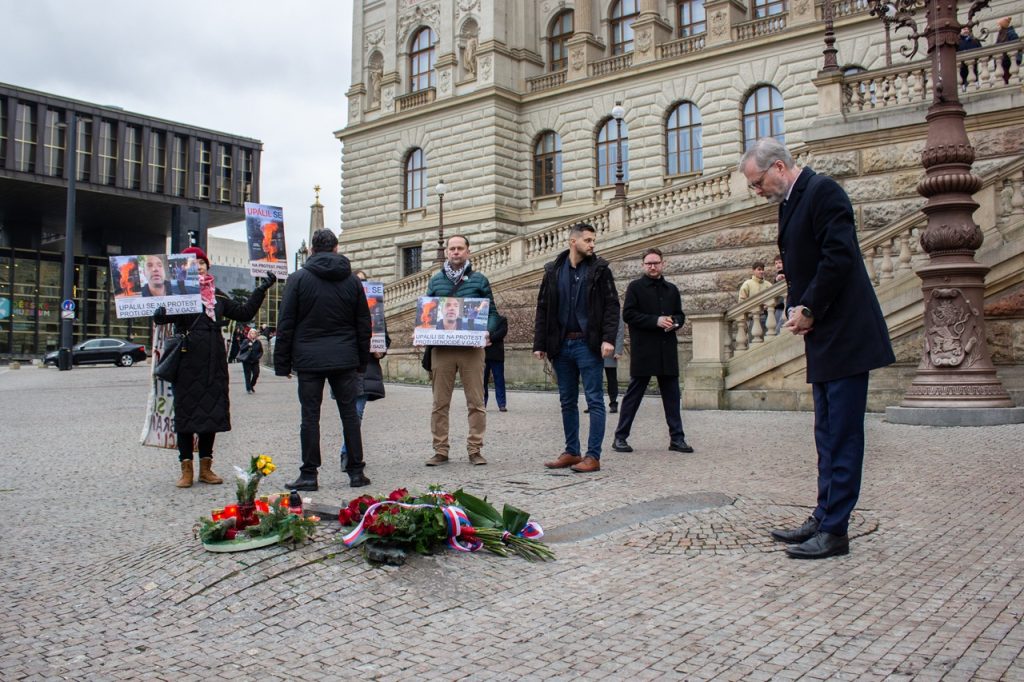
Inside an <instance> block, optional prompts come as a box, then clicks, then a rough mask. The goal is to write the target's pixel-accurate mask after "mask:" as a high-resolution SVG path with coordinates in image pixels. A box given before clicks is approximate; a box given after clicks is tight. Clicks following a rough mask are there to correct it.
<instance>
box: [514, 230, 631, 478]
mask: <svg viewBox="0 0 1024 682" xmlns="http://www.w3.org/2000/svg"><path fill="white" fill-rule="evenodd" d="M595 242H596V231H595V230H594V228H593V227H592V226H591V225H587V224H586V223H580V224H578V225H574V226H573V228H572V229H571V230H570V231H569V249H568V250H566V251H563V252H562V253H561V254H559V255H558V257H557V258H555V260H554V261H552V262H550V263H548V264H547V265H546V266H544V279H543V280H542V281H541V285H540V292H539V293H538V295H537V315H536V320H535V325H534V336H533V354H534V356H535V357H536V358H538V359H540V360H543V359H544V358H545V357H547V358H550V359H551V365H552V367H554V370H555V376H556V377H557V379H558V396H559V399H560V402H561V406H562V429H563V431H564V432H565V450H564V451H563V452H562V454H561V455H559V456H558V457H557V458H556V459H555V460H553V461H551V462H546V463H545V464H544V466H546V467H547V468H549V469H564V468H566V467H571V468H572V470H573V471H576V472H579V473H589V472H593V471H600V470H601V443H602V441H604V428H605V423H604V422H605V408H604V388H603V386H602V384H601V379H602V377H603V376H604V358H607V357H610V356H611V355H612V354H613V353H614V352H615V335H616V333H617V332H618V328H619V294H618V291H617V290H616V289H615V278H614V277H613V276H612V271H611V270H610V269H609V268H608V261H606V260H604V259H603V258H599V257H597V256H595V255H594V244H595ZM581 378H582V380H583V392H584V395H585V396H586V399H587V407H588V408H589V409H590V434H589V437H588V439H587V450H586V456H583V455H582V454H581V452H580V449H581V448H580V433H579V431H580V413H579V405H578V403H579V394H580V379H581Z"/></svg>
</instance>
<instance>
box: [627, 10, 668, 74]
mask: <svg viewBox="0 0 1024 682" xmlns="http://www.w3.org/2000/svg"><path fill="white" fill-rule="evenodd" d="M670 40H672V27H671V26H669V25H668V24H666V23H665V22H664V21H663V20H662V18H661V17H660V16H658V14H657V13H650V14H648V13H646V12H645V13H643V14H641V15H640V16H639V17H638V18H637V20H636V21H634V22H633V65H634V66H635V65H637V64H646V63H647V62H653V61H655V60H657V58H658V46H659V45H661V44H662V43H667V42H668V41H670Z"/></svg>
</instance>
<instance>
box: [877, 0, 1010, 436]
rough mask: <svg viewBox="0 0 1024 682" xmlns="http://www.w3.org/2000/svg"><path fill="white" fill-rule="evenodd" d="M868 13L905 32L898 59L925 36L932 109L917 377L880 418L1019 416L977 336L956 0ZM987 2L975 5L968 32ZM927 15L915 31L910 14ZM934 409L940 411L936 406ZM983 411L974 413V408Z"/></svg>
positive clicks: (895, 0)
mask: <svg viewBox="0 0 1024 682" xmlns="http://www.w3.org/2000/svg"><path fill="white" fill-rule="evenodd" d="M870 1H871V7H872V10H871V13H872V14H874V15H876V16H880V17H882V18H883V20H885V18H886V17H890V16H891V17H892V21H891V22H887V23H886V28H888V26H889V23H893V24H896V27H897V30H899V29H900V28H906V29H910V30H911V33H912V34H911V35H910V36H909V39H910V45H909V49H908V46H905V47H904V48H901V49H900V54H903V55H904V56H905V57H907V58H913V56H914V55H915V54H916V53H917V46H918V41H919V40H920V39H921V38H925V39H926V41H927V45H928V54H929V56H930V57H931V69H932V73H931V77H930V78H929V79H928V82H929V84H930V85H931V89H932V104H931V106H930V107H929V108H928V114H927V116H926V120H927V122H928V138H927V141H926V143H925V148H924V151H923V152H922V154H921V160H922V165H923V166H924V169H925V175H924V177H923V178H922V179H921V181H920V182H918V184H917V191H918V193H919V194H921V196H923V197H925V198H926V199H927V200H928V201H927V202H926V203H925V205H924V207H923V208H922V209H921V210H922V212H923V213H924V214H925V215H926V216H927V217H928V225H927V227H926V228H925V230H924V232H923V233H922V234H921V248H922V249H923V250H924V251H925V252H926V253H927V254H928V263H927V264H926V265H923V266H922V267H920V268H918V270H917V275H918V277H920V278H921V292H922V298H923V300H924V320H923V322H924V330H923V331H924V339H923V340H924V344H923V345H924V348H923V353H922V357H921V362H920V364H919V365H918V367H917V374H916V376H915V377H914V381H913V382H912V383H911V385H910V387H909V388H907V391H906V393H905V394H904V397H903V402H902V404H901V405H900V407H890V408H888V409H887V410H886V417H887V419H888V420H889V421H891V422H898V423H904V424H949V425H955V424H958V423H968V424H972V425H980V424H982V423H1010V422H1013V421H1022V420H1024V408H1014V406H1013V401H1012V400H1011V399H1010V396H1009V394H1008V393H1007V392H1006V389H1004V388H1003V386H1002V384H1001V382H1000V381H999V377H998V376H997V375H996V371H995V366H994V365H993V364H992V358H991V355H990V353H989V349H988V344H987V342H986V335H985V317H984V312H983V311H984V308H985V301H984V297H985V274H986V273H987V272H988V270H989V268H988V267H987V266H985V265H983V264H981V263H978V262H977V261H976V260H975V259H974V254H975V252H976V251H977V250H978V249H979V248H980V247H981V244H982V240H983V236H982V232H981V228H980V227H978V225H977V223H975V222H974V218H973V214H974V211H975V210H977V208H978V204H977V202H975V201H974V199H973V197H972V195H973V194H974V193H976V192H977V191H978V190H979V189H981V185H982V182H981V179H980V178H979V177H978V176H976V175H974V174H973V173H972V172H971V166H972V165H973V163H974V158H975V152H974V147H973V146H972V145H971V141H970V139H969V138H968V137H967V129H966V127H965V125H964V118H965V116H966V114H965V112H964V108H963V105H962V104H961V103H960V99H959V97H958V94H957V90H958V88H957V65H956V46H957V35H958V33H959V32H960V26H961V24H960V22H959V19H958V16H957V0H923V3H922V4H919V3H921V2H922V0H870ZM988 2H989V0H973V2H971V4H970V8H969V10H968V14H967V22H966V24H964V25H966V26H973V25H975V23H976V22H975V20H974V15H975V14H976V13H977V12H978V11H979V10H981V9H982V8H983V7H986V6H987V5H988ZM922 6H923V9H924V10H925V13H926V18H925V26H924V28H923V30H919V28H918V24H917V20H916V19H915V18H914V13H915V11H916V10H917V9H920V8H922ZM934 408H939V409H934ZM979 408H982V409H979Z"/></svg>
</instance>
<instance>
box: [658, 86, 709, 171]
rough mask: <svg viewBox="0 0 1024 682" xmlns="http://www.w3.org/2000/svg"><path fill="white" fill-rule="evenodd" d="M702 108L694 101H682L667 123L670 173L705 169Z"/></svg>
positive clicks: (666, 138)
mask: <svg viewBox="0 0 1024 682" xmlns="http://www.w3.org/2000/svg"><path fill="white" fill-rule="evenodd" d="M702 138H703V134H702V126H701V118H700V109H698V108H697V105H695V104H693V103H692V102H680V103H679V104H678V105H676V107H675V108H674V109H672V113H670V114H669V116H668V121H667V122H666V124H665V143H666V150H667V152H668V166H667V168H666V171H667V173H668V174H669V175H682V174H683V173H699V172H700V171H702V170H704V145H703V141H702Z"/></svg>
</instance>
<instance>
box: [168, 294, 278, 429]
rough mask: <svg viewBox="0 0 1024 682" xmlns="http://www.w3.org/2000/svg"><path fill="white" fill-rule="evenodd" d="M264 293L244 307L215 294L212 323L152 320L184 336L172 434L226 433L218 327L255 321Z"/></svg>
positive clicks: (200, 316)
mask: <svg viewBox="0 0 1024 682" xmlns="http://www.w3.org/2000/svg"><path fill="white" fill-rule="evenodd" d="M266 293H267V290H266V288H265V287H264V286H262V285H261V286H258V287H256V290H255V291H253V292H252V295H251V296H249V299H248V300H247V301H246V302H245V303H236V302H235V301H233V300H232V299H230V298H228V296H227V294H225V293H224V292H222V291H220V290H217V293H216V305H215V307H214V311H215V313H216V316H217V319H216V321H214V320H211V319H210V317H209V316H208V315H207V314H206V313H193V314H190V315H154V316H153V322H155V323H156V324H167V323H173V324H174V331H175V333H187V334H188V341H187V344H188V352H187V353H182V355H181V365H180V366H179V368H178V380H177V382H175V384H174V387H173V390H174V430H175V431H176V432H177V433H219V432H221V431H230V430H231V406H230V404H229V401H228V355H227V351H226V350H225V347H224V346H225V344H224V336H223V335H222V334H221V328H223V327H224V325H225V324H227V323H226V322H225V319H228V320H235V321H236V322H248V321H249V320H251V319H253V318H254V317H256V313H257V312H259V309H260V306H261V305H263V298H264V297H265V296H266Z"/></svg>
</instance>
